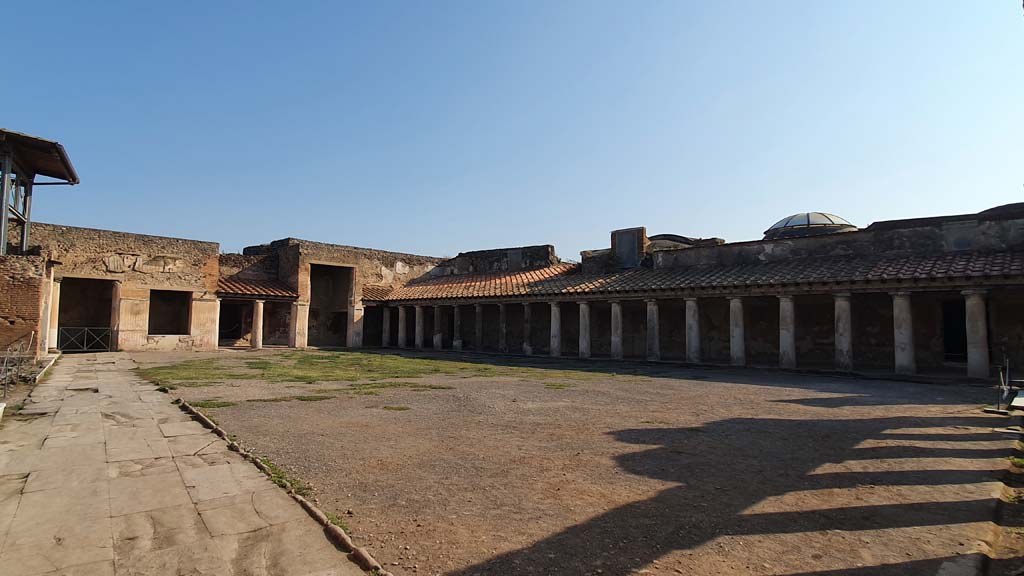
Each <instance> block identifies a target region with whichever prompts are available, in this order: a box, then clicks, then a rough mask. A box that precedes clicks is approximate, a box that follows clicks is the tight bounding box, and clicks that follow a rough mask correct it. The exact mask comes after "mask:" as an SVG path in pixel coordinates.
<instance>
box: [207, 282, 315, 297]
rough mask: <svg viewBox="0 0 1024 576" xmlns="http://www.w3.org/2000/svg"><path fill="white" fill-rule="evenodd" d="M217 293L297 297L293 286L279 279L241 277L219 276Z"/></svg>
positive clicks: (297, 294)
mask: <svg viewBox="0 0 1024 576" xmlns="http://www.w3.org/2000/svg"><path fill="white" fill-rule="evenodd" d="M217 293H218V294H223V295H228V296H266V297H270V298H298V297H299V293H298V292H296V291H295V289H294V288H292V287H291V286H289V285H287V284H285V283H284V282H281V281H280V280H250V279H243V278H221V279H220V280H218V281H217Z"/></svg>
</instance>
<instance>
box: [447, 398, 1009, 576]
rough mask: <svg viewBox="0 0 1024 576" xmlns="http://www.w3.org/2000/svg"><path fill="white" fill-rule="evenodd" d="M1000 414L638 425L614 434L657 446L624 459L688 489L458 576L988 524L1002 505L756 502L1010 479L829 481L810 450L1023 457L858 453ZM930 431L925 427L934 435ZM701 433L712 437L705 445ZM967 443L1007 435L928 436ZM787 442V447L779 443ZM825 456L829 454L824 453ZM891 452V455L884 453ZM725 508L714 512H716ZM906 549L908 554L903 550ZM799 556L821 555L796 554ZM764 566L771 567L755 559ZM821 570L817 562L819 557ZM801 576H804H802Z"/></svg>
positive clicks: (923, 569) (844, 454) (861, 575)
mask: <svg viewBox="0 0 1024 576" xmlns="http://www.w3.org/2000/svg"><path fill="white" fill-rule="evenodd" d="M992 424H993V419H992V418H989V417H983V416H978V417H935V418H903V417H894V418H876V419H860V420H836V421H832V420H810V421H809V420H780V419H729V420H723V421H717V422H713V423H711V424H708V425H706V426H702V427H699V428H658V429H628V430H620V431H617V432H614V433H613V436H614V437H615V438H616V439H617V440H619V441H621V442H626V443H630V444H635V445H640V446H648V447H650V448H648V449H646V450H643V451H640V452H633V453H629V454H625V455H622V456H620V457H618V458H617V462H618V464H619V466H621V468H622V469H623V470H625V471H626V472H628V473H630V474H636V475H641V476H648V477H651V478H656V479H659V480H666V481H669V482H672V483H675V484H677V485H678V486H677V487H674V488H669V489H667V490H664V491H662V492H660V493H659V494H657V495H656V496H654V497H653V498H650V499H647V500H643V501H638V502H633V503H630V504H628V505H626V506H622V507H619V508H615V509H613V510H610V511H608V512H607V513H605V514H602V515H600V516H597V517H594V518H592V519H591V520H589V521H586V522H584V523H581V524H578V525H575V526H572V527H570V528H568V529H566V530H564V531H562V532H559V533H557V534H554V535H551V536H549V537H547V538H545V539H543V540H541V541H539V542H537V543H535V544H533V545H531V546H528V547H525V548H522V549H519V550H516V551H513V552H510V553H507V554H503V555H500V556H497V557H495V558H492V559H490V560H487V561H485V562H482V563H479V564H477V565H475V566H471V567H468V568H466V569H463V570H458V571H455V572H452V573H451V574H453V575H455V576H470V575H481V574H493V575H498V574H502V575H505V574H591V573H597V570H600V571H601V573H604V574H628V573H631V572H632V571H634V570H637V569H640V568H643V567H645V566H648V565H649V564H650V563H652V562H653V561H656V560H658V559H659V558H662V557H663V556H665V555H666V554H667V553H669V552H671V551H675V550H687V549H692V548H695V547H697V546H700V545H701V544H704V543H707V542H709V541H711V540H713V539H715V538H716V537H719V536H723V535H730V536H737V535H770V534H792V533H804V532H806V533H811V532H821V531H835V530H839V531H859V530H884V529H888V528H907V527H922V526H945V525H957V524H965V523H974V522H988V521H992V520H993V518H994V505H995V502H994V500H993V499H992V498H981V497H978V498H969V499H964V500H955V501H937V502H930V503H928V504H924V505H923V504H891V505H867V506H853V507H843V508H832V509H820V510H812V511H801V512H777V513H746V512H745V511H746V510H747V509H748V508H750V507H751V506H753V505H755V504H757V503H759V502H762V501H764V500H765V499H767V498H770V497H773V496H780V495H784V494H786V493H789V492H793V491H807V490H820V489H830V488H855V487H859V486H864V485H873V486H887V485H890V486H906V485H924V486H937V485H949V484H974V483H979V482H986V481H993V480H998V479H999V478H1001V476H1002V475H1003V473H1004V471H1003V470H999V469H993V470H990V471H984V470H983V471H978V470H976V469H975V470H959V469H955V468H949V469H943V468H933V467H925V468H922V469H912V470H892V471H886V470H883V471H871V472H829V473H817V472H816V469H818V468H819V467H820V466H822V465H824V464H827V463H828V462H824V461H815V460H813V459H808V458H807V457H806V454H808V453H818V454H823V453H824V454H829V453H830V454H833V455H834V456H833V457H832V458H829V462H834V463H839V462H848V461H855V460H860V459H863V458H875V457H883V458H907V459H916V458H945V457H954V458H982V459H984V458H993V457H1001V456H1008V455H1009V454H1010V453H1011V451H1010V450H1009V449H1007V450H1005V451H999V450H990V449H982V450H971V449H969V448H962V449H953V450H951V451H950V450H938V451H932V450H923V449H921V448H917V447H913V446H908V447H901V446H888V447H885V448H884V449H875V448H857V445H858V444H860V443H862V442H863V441H865V440H868V439H883V438H888V437H889V436H890V435H889V434H886V432H887V431H889V430H902V431H903V432H901V433H900V434H901V435H905V436H915V435H914V434H913V430H914V429H934V428H948V427H962V426H980V427H990V426H992ZM922 431H923V430H922ZM696 436H701V439H700V441H699V442H698V441H695V437H696ZM924 436H926V437H928V438H929V439H937V440H944V441H951V442H956V441H960V440H968V439H969V440H970V441H985V440H999V439H1002V437H1000V436H999V435H996V434H990V433H983V432H982V433H974V434H969V435H966V434H959V433H954V434H950V435H942V434H931V433H929V434H925V435H924ZM780 438H785V439H787V440H788V441H787V442H785V443H779V442H777V440H778V439H780ZM822 448H825V450H822ZM880 450H881V451H884V454H880V453H879V451H880ZM711 503H713V504H711ZM898 552H900V551H898ZM954 552H955V551H950V554H949V555H944V556H943V557H938V558H932V559H926V560H913V561H908V562H898V563H888V564H880V565H876V566H870V567H857V566H856V563H857V562H856V561H855V560H853V559H851V561H850V564H854V567H850V568H840V569H830V570H826V571H809V572H801V573H800V574H803V575H804V576H810V575H812V574H834V575H849V576H906V575H913V574H935V573H936V571H937V570H938V569H939V567H940V566H942V565H943V564H944V563H946V562H965V561H966V560H964V557H963V556H955V555H954V554H953V553H954ZM793 554H795V555H801V554H809V551H808V550H794V551H793ZM750 561H751V562H752V563H755V564H756V565H758V566H760V564H761V559H758V558H752V559H750ZM809 561H810V562H811V563H813V560H811V559H810V558H809ZM793 574H796V573H793Z"/></svg>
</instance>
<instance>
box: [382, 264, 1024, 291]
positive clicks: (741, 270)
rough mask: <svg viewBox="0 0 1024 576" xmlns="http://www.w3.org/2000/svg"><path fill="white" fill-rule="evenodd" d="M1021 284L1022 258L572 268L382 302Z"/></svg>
mask: <svg viewBox="0 0 1024 576" xmlns="http://www.w3.org/2000/svg"><path fill="white" fill-rule="evenodd" d="M1000 276H1017V277H1021V276H1024V252H998V253H978V252H967V253H953V254H941V255H937V256H905V255H900V256H877V257H875V256H871V257H865V256H829V257H818V258H794V259H790V260H784V261H779V262H757V263H750V264H736V265H730V266H719V265H700V266H690V267H687V268H673V269H660V270H651V269H647V268H634V269H631V270H623V271H621V272H613V273H608V274H600V275H594V274H582V273H580V271H579V267H578V266H575V265H564V264H563V265H557V266H552V267H549V268H541V269H539V270H529V271H525V272H499V273H492V274H470V275H465V276H444V277H439V278H426V279H423V280H415V281H413V282H410V283H409V284H407V285H405V286H402V287H399V288H395V289H394V290H393V291H391V292H390V293H389V294H387V296H386V297H381V299H382V300H392V301H394V300H434V299H452V298H499V297H516V296H539V295H569V294H584V293H590V294H611V293H616V292H647V291H657V290H678V289H686V288H728V287H749V286H783V285H791V284H802V283H836V282H860V281H867V282H871V281H880V280H938V279H948V278H967V277H970V278H977V277H1000Z"/></svg>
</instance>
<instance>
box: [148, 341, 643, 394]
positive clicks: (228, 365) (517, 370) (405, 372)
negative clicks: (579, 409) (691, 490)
mask: <svg viewBox="0 0 1024 576" xmlns="http://www.w3.org/2000/svg"><path fill="white" fill-rule="evenodd" d="M139 374H140V375H141V376H142V377H143V378H146V379H147V380H149V381H151V382H153V383H155V384H157V385H160V386H165V387H167V388H171V389H173V388H174V387H177V386H209V385H211V383H218V382H226V381H230V380H260V381H264V382H273V383H277V382H282V383H307V384H310V383H314V382H351V383H352V386H351V387H350V388H348V389H329V388H324V389H323V392H328V391H329V392H332V393H333V392H346V393H349V394H359V395H371V396H372V395H375V394H376V393H378V392H379V391H381V390H385V389H389V388H404V389H408V390H416V391H424V390H444V389H449V388H451V386H444V385H439V384H420V383H416V382H406V381H403V380H412V379H417V378H425V377H438V376H442V377H447V378H450V379H464V378H473V377H480V378H487V377H508V378H520V379H524V380H530V381H541V382H545V383H551V384H552V386H549V388H551V389H555V390H560V389H564V388H567V387H569V386H570V385H571V384H572V383H574V382H581V381H587V380H593V379H598V378H609V377H611V378H615V379H616V380H619V381H624V382H631V381H637V380H639V379H646V374H647V373H646V372H644V371H643V369H639V368H637V369H629V368H626V369H618V370H616V372H601V371H588V370H562V369H553V368H545V367H543V366H515V365H503V364H501V363H496V364H487V363H474V362H466V361H459V360H445V359H440V358H430V357H426V358H416V357H409V356H403V355H398V354H379V353H369V352H348V351H339V352H327V351H291V352H284V353H278V354H274V355H272V356H267V357H263V358H256V359H250V360H245V359H242V358H238V357H234V356H223V357H217V358H204V359H198V360H187V361H185V362H179V363H177V364H171V365H168V366H156V367H152V368H145V369H142V370H140V371H139ZM317 392H320V391H317Z"/></svg>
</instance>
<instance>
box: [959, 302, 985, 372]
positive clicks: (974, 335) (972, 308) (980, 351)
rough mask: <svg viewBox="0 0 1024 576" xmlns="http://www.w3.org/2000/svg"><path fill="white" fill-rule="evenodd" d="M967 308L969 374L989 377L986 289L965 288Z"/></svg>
mask: <svg viewBox="0 0 1024 576" xmlns="http://www.w3.org/2000/svg"><path fill="white" fill-rule="evenodd" d="M963 295H964V298H965V300H966V302H965V305H966V308H967V375H968V376H970V377H971V378H988V375H989V357H988V316H987V315H986V312H985V290H964V291H963Z"/></svg>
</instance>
